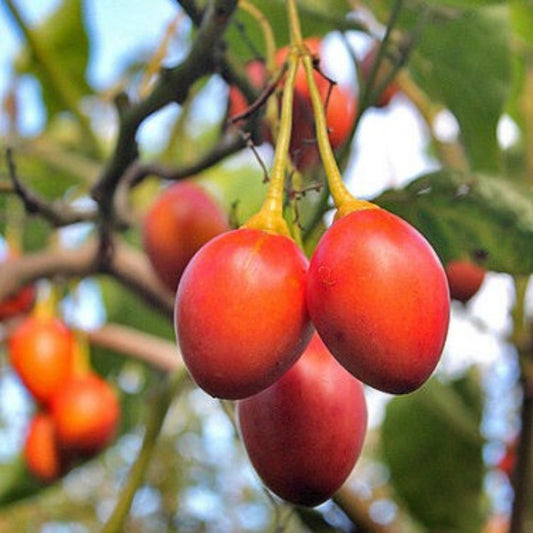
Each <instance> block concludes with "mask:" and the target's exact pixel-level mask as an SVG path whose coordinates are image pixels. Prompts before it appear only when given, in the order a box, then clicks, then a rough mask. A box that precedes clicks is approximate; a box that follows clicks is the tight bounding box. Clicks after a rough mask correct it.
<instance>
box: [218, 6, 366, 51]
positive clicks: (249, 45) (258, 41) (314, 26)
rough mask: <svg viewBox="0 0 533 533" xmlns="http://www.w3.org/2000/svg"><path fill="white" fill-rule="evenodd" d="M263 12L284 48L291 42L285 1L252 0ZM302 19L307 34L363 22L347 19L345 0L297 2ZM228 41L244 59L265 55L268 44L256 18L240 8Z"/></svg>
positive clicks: (315, 33) (319, 33) (275, 36)
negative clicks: (265, 44)
mask: <svg viewBox="0 0 533 533" xmlns="http://www.w3.org/2000/svg"><path fill="white" fill-rule="evenodd" d="M251 3H252V4H254V5H256V6H257V7H258V8H259V9H260V10H261V12H262V13H263V15H264V16H265V17H266V18H267V19H268V21H269V22H270V25H271V26H272V29H273V31H274V38H275V40H276V46H277V47H278V48H281V47H282V46H285V45H287V44H288V43H289V27H288V25H287V16H286V3H285V2H284V1H283V0H271V1H269V2H263V1H261V0H252V1H251ZM298 8H299V12H300V21H301V23H302V32H303V35H304V37H310V36H321V35H324V34H326V33H328V32H330V31H332V29H336V30H341V31H342V30H348V29H350V28H358V27H360V25H359V24H358V23H356V22H355V21H354V20H350V19H348V17H347V15H348V13H349V11H350V8H349V5H348V2H346V0H330V1H328V2H324V1H321V0H300V1H299V2H298ZM227 37H228V43H229V44H230V46H231V50H232V52H233V53H235V54H237V55H238V56H239V57H240V58H241V59H244V60H249V59H253V58H254V57H256V56H257V52H258V53H259V54H260V55H261V56H263V57H264V54H265V46H264V40H263V34H262V32H261V29H260V26H259V24H258V23H257V21H256V20H255V19H254V18H253V17H252V16H251V15H249V14H248V13H245V12H244V11H243V10H239V11H238V12H237V13H236V15H235V21H234V23H233V24H232V26H231V27H230V29H229V31H228V32H227Z"/></svg>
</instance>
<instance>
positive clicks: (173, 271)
mask: <svg viewBox="0 0 533 533" xmlns="http://www.w3.org/2000/svg"><path fill="white" fill-rule="evenodd" d="M229 229H230V227H229V223H228V219H227V216H226V214H225V213H224V211H223V210H222V209H221V208H220V207H219V206H218V204H217V203H216V202H215V201H214V200H213V199H212V198H211V197H210V196H209V195H208V194H207V193H206V192H205V191H204V190H203V189H202V188H201V187H199V186H198V185H196V184H195V183H192V182H190V181H181V182H178V183H175V184H174V185H171V186H170V187H168V188H167V189H166V190H164V191H163V192H162V193H161V195H160V196H159V198H158V199H157V200H156V201H155V203H154V204H153V205H152V207H151V209H150V210H149V211H148V213H147V215H146V217H145V219H144V224H143V244H144V249H145V251H146V254H147V255H148V258H149V259H150V262H151V263H152V266H153V268H154V270H155V271H156V273H157V274H158V276H159V277H160V279H161V280H162V281H163V283H164V284H165V285H166V286H167V287H168V288H169V289H170V290H172V291H175V290H176V288H177V286H178V282H179V279H180V277H181V274H182V273H183V270H184V269H185V267H186V266H187V263H188V262H189V261H190V260H191V257H192V256H193V255H194V254H195V253H196V252H197V251H198V249H199V248H201V247H202V245H203V244H205V243H206V242H207V241H209V240H210V239H212V238H213V237H215V236H216V235H219V234H220V233H222V232H224V231H227V230H229Z"/></svg>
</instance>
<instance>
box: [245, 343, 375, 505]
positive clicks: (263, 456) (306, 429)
mask: <svg viewBox="0 0 533 533" xmlns="http://www.w3.org/2000/svg"><path fill="white" fill-rule="evenodd" d="M237 415H238V422H239V429H240V433H241V437H242V440H243V443H244V445H245V448H246V451H247V453H248V456H249V458H250V461H251V463H252V465H253V466H254V468H255V470H256V471H257V473H258V474H259V476H260V478H261V479H262V480H263V482H264V484H265V485H266V486H267V487H268V488H269V489H270V490H271V491H272V492H274V493H275V494H277V495H278V496H279V497H280V498H283V499H284V500H287V501H289V502H291V503H294V504H298V505H307V506H315V505H319V504H320V503H323V502H324V501H326V500H327V499H328V498H330V497H331V496H333V494H334V493H335V492H336V491H337V490H338V489H339V488H340V487H341V485H342V484H343V483H344V481H345V480H346V478H347V477H348V475H349V474H350V472H351V471H352V469H353V467H354V465H355V463H356V461H357V459H358V458H359V455H360V453H361V448H362V446H363V441H364V437H365V432H366V426H367V410H366V402H365V397H364V392H363V387H362V385H361V383H360V382H359V381H358V380H357V379H355V378H354V377H353V376H352V375H351V374H349V373H348V372H347V371H346V370H345V369H344V368H343V367H342V366H341V365H340V364H339V363H338V362H337V361H336V360H335V359H334V358H333V357H332V356H331V354H330V353H329V352H328V350H327V348H326V347H325V346H324V344H323V342H322V341H321V340H320V338H319V337H318V335H317V334H315V335H314V336H313V339H312V340H311V343H310V344H309V346H308V347H307V349H306V350H305V352H304V353H303V355H302V356H301V357H300V359H298V361H297V362H296V364H295V365H294V366H293V367H291V368H290V369H289V370H288V371H287V373H285V374H284V375H283V376H282V377H281V378H280V379H279V380H278V381H277V382H276V383H274V384H273V385H272V386H271V387H269V388H268V389H266V390H265V391H263V392H260V393H259V394H256V395H255V396H252V397H250V398H246V399H244V400H240V401H239V402H238V403H237Z"/></svg>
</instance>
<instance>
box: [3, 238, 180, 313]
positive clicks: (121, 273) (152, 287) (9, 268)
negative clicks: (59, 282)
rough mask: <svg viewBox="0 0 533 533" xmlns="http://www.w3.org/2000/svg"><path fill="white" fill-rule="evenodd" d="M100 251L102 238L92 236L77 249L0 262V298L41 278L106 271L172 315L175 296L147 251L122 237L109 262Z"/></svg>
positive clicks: (78, 276)
mask: <svg viewBox="0 0 533 533" xmlns="http://www.w3.org/2000/svg"><path fill="white" fill-rule="evenodd" d="M100 252H101V250H100V243H99V241H98V240H97V239H91V240H90V241H88V242H87V243H86V244H85V245H84V246H82V247H81V248H78V249H73V250H65V249H54V250H48V249H46V250H43V251H40V252H36V253H32V254H26V255H23V256H21V257H17V258H13V259H11V260H9V261H6V262H4V263H2V264H1V265H0V301H2V300H3V299H5V298H6V297H8V296H10V295H12V294H14V293H15V292H16V291H18V290H20V289H21V288H22V287H24V286H25V285H27V284H28V283H31V282H33V281H36V280H38V279H43V278H47V279H53V278H57V277H64V278H67V279H68V278H80V277H86V276H90V275H94V274H98V273H105V274H108V275H110V276H112V277H113V278H115V279H116V280H117V281H119V282H120V283H122V284H123V285H124V286H126V287H128V288H129V289H131V290H133V291H135V293H136V294H138V295H139V296H140V297H142V298H143V299H144V300H145V301H146V302H147V303H148V304H150V305H152V306H153V307H154V308H156V309H157V310H159V311H160V312H161V313H163V314H164V315H165V316H167V317H168V318H171V317H172V312H173V306H174V295H173V294H172V293H171V292H170V291H169V290H168V289H166V287H164V285H163V284H162V283H161V281H160V280H159V279H158V278H157V276H156V274H155V273H154V271H153V269H152V267H151V265H150V263H149V261H148V259H147V257H146V255H145V254H143V253H141V252H138V251H136V250H135V249H133V248H131V247H129V246H127V245H126V244H124V243H122V242H120V241H119V240H114V241H113V243H112V255H111V257H110V260H109V262H104V263H103V262H102V261H101V256H100Z"/></svg>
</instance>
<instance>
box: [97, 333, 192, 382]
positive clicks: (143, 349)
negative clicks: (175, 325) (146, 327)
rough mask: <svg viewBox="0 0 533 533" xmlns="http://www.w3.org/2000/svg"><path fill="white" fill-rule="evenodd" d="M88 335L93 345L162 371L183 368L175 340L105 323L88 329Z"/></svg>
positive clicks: (174, 370)
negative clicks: (94, 328)
mask: <svg viewBox="0 0 533 533" xmlns="http://www.w3.org/2000/svg"><path fill="white" fill-rule="evenodd" d="M88 337H89V341H90V342H91V343H92V344H94V345H95V346H100V347H103V348H107V349H109V350H113V351H115V352H119V353H122V354H124V355H127V356H128V357H134V358H136V359H139V360H140V361H143V362H145V363H148V364H150V365H151V366H154V367H156V368H158V369H159V370H162V371H164V372H176V371H177V370H180V369H182V368H184V366H183V360H182V358H181V352H180V350H179V348H178V346H177V344H176V343H175V342H171V341H166V340H163V339H161V338H160V337H156V336H154V335H149V334H147V333H141V332H139V331H138V330H137V329H134V328H130V327H127V326H122V325H118V324H106V325H105V326H102V327H101V328H99V329H96V330H92V331H89V332H88Z"/></svg>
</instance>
